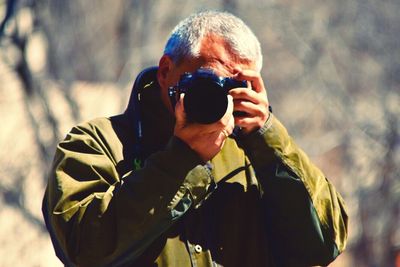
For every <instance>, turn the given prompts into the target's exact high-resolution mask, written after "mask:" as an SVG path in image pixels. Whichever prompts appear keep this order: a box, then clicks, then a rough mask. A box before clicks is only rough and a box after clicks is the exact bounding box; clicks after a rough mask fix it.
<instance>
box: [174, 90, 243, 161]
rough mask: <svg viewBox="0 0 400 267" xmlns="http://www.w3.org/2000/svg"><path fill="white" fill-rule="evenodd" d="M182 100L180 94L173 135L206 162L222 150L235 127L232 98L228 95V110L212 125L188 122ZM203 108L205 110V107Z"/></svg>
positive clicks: (182, 96) (176, 107)
mask: <svg viewBox="0 0 400 267" xmlns="http://www.w3.org/2000/svg"><path fill="white" fill-rule="evenodd" d="M183 98H184V95H183V94H182V95H181V96H180V99H179V101H178V103H176V106H175V117H176V123H175V129H174V135H175V136H176V137H178V138H179V139H181V140H182V141H184V142H185V143H186V144H187V145H188V146H189V147H190V148H191V149H193V150H194V151H195V152H196V153H197V154H198V155H199V156H200V157H201V158H202V159H203V161H204V162H207V161H208V160H210V159H212V158H213V157H214V156H215V155H216V154H217V153H218V152H219V151H220V150H221V149H222V146H223V145H224V143H225V139H226V138H227V137H228V136H229V135H230V134H231V133H232V131H233V128H234V126H235V119H234V117H233V100H232V96H230V95H228V108H227V110H226V113H225V115H224V116H223V117H222V118H221V119H220V120H219V121H217V122H215V123H212V124H199V123H190V122H188V121H187V119H186V113H185V110H184V107H183ZM204 108H207V107H206V105H205V106H204Z"/></svg>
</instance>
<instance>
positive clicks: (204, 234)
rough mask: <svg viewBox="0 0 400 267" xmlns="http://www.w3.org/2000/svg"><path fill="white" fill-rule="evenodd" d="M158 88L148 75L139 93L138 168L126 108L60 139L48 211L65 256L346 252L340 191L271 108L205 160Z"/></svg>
mask: <svg viewBox="0 0 400 267" xmlns="http://www.w3.org/2000/svg"><path fill="white" fill-rule="evenodd" d="M159 94H160V92H159V88H158V86H157V84H156V83H152V85H151V86H147V87H146V88H144V89H143V92H142V95H141V98H142V100H143V101H142V103H143V104H142V106H141V108H142V114H143V116H142V117H143V132H144V140H143V147H144V152H143V153H144V155H145V158H146V161H145V166H144V167H143V168H142V169H141V170H134V164H133V152H132V147H133V146H134V143H135V140H134V138H133V137H132V136H133V135H132V122H131V119H132V118H131V117H130V116H129V115H127V114H122V115H119V116H116V117H112V118H99V119H96V120H93V121H90V122H87V123H84V124H82V125H79V126H77V127H74V128H73V129H72V130H71V132H70V133H69V134H68V135H67V137H66V139H65V140H64V141H62V142H61V143H60V144H59V145H58V147H57V151H56V155H55V159H54V163H53V167H52V169H51V171H50V176H49V182H48V186H47V190H46V193H45V198H44V202H43V203H44V205H43V213H44V217H45V219H46V222H47V226H48V228H49V231H50V233H51V235H52V240H53V243H54V246H55V248H56V250H57V253H58V255H59V257H60V258H62V256H63V255H65V256H66V257H67V258H68V259H64V263H65V264H66V265H71V266H73V265H77V266H107V265H110V266H154V264H156V266H213V265H212V264H213V261H214V262H216V263H218V264H220V265H223V266H307V265H318V264H327V263H328V262H330V261H332V260H333V259H334V258H335V257H336V256H337V255H338V254H339V253H340V252H341V251H343V249H344V248H345V244H346V238H347V215H346V212H345V209H344V204H343V200H342V199H341V197H340V196H339V194H338V193H337V192H336V191H335V189H334V188H333V186H332V185H331V184H330V183H329V182H328V181H327V180H326V179H325V177H324V176H323V174H322V173H321V172H320V171H319V170H318V169H317V168H316V167H315V166H314V165H313V164H312V163H311V162H310V161H309V159H308V158H307V156H306V155H305V154H304V153H303V152H302V151H301V150H300V149H299V148H298V147H297V146H296V145H295V143H294V142H293V140H292V139H291V138H290V137H289V135H288V134H287V132H286V130H285V128H284V127H283V126H282V124H281V123H280V122H279V121H278V120H277V119H276V118H275V117H274V116H271V117H270V119H269V122H268V124H270V127H267V128H266V129H263V131H259V132H255V133H253V134H251V135H249V136H245V137H240V138H238V140H234V139H232V138H229V139H227V141H226V143H225V145H224V147H223V149H222V151H221V152H220V153H219V154H218V155H217V156H215V158H213V159H212V160H211V161H210V162H209V163H208V164H203V163H202V162H201V159H200V158H199V157H198V156H197V154H196V153H195V152H194V151H192V150H191V149H190V148H189V147H188V146H187V145H186V144H185V143H183V142H182V141H180V140H179V139H177V138H175V137H172V136H171V135H172V130H173V125H174V119H173V117H172V116H171V115H170V114H168V112H167V111H166V110H165V108H164V107H163V106H162V103H161V101H160V99H159ZM214 181H220V182H219V183H218V185H217V186H215V184H214Z"/></svg>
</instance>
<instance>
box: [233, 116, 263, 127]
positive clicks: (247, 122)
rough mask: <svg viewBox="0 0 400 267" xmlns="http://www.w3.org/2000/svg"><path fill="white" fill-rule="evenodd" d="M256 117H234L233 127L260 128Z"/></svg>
mask: <svg viewBox="0 0 400 267" xmlns="http://www.w3.org/2000/svg"><path fill="white" fill-rule="evenodd" d="M259 124H260V119H259V118H258V117H235V125H236V126H239V127H243V128H250V127H255V126H260V125H259Z"/></svg>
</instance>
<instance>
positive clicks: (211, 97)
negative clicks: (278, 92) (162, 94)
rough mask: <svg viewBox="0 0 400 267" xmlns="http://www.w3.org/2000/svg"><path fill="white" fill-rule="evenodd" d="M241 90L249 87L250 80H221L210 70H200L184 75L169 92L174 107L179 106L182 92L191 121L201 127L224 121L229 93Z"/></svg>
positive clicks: (225, 78) (222, 78)
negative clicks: (239, 88) (178, 102)
mask: <svg viewBox="0 0 400 267" xmlns="http://www.w3.org/2000/svg"><path fill="white" fill-rule="evenodd" d="M237 87H247V81H245V80H242V81H238V80H235V79H233V78H229V77H221V76H218V75H216V74H215V73H214V71H213V70H210V69H198V70H197V71H195V72H193V73H184V74H183V75H182V76H181V77H180V80H179V82H178V84H177V85H175V86H173V87H170V88H169V89H168V95H169V98H170V100H171V103H172V106H173V107H175V105H176V103H177V101H178V100H179V96H180V94H181V93H184V94H185V98H184V101H183V105H184V108H185V112H186V115H187V119H188V120H189V121H192V122H197V123H201V124H210V123H214V122H217V121H218V120H220V119H221V118H222V117H223V116H224V114H225V112H226V109H227V108H228V97H227V96H228V92H229V90H231V89H233V88H237Z"/></svg>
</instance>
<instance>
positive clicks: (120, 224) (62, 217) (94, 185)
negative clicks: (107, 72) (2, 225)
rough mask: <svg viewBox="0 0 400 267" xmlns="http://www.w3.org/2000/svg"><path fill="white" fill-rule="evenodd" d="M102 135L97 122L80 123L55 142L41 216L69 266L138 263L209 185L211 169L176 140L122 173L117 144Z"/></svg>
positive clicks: (59, 253)
mask: <svg viewBox="0 0 400 267" xmlns="http://www.w3.org/2000/svg"><path fill="white" fill-rule="evenodd" d="M105 135H107V133H105V132H101V131H100V130H99V129H96V127H94V126H93V125H92V126H91V125H85V126H79V127H75V128H73V129H72V131H71V132H70V133H69V134H68V136H67V137H66V139H65V140H64V141H63V142H61V143H60V144H59V145H58V147H57V151H56V155H55V159H54V163H53V167H52V170H51V172H50V176H49V182H48V186H47V189H46V192H45V197H44V200H43V214H44V218H45V221H46V225H47V227H48V230H49V232H50V234H51V237H52V241H53V244H54V247H55V249H56V253H57V255H58V256H59V258H60V259H61V260H62V261H63V262H64V264H66V265H67V266H75V265H77V266H109V265H112V266H119V265H123V264H125V263H126V262H128V261H132V260H134V259H135V258H137V257H138V256H139V255H141V253H142V252H143V251H144V250H145V249H146V248H147V246H149V245H150V244H151V243H152V242H153V241H154V240H155V239H156V238H157V237H158V236H159V235H161V234H162V233H163V232H165V231H166V230H167V229H168V228H169V227H170V226H171V225H172V224H173V223H174V221H176V220H177V219H178V218H179V217H181V216H182V215H183V214H184V213H185V212H186V211H187V210H188V209H189V207H190V206H192V205H197V204H198V203H199V202H200V201H201V200H202V199H204V198H205V197H206V196H207V195H208V194H209V192H210V190H211V189H212V186H210V185H212V184H213V180H212V177H211V174H210V171H209V170H208V168H207V167H206V166H202V165H201V159H200V158H199V157H198V156H197V154H196V153H195V152H193V151H192V150H191V149H190V148H189V147H187V146H186V144H184V143H183V142H181V141H180V140H179V139H177V138H174V137H173V138H172V139H171V140H170V142H169V144H168V145H167V147H166V148H165V150H163V151H160V152H157V153H155V154H153V155H151V156H150V157H149V158H148V159H147V160H146V162H145V166H144V167H143V168H142V169H140V170H138V171H133V172H131V173H128V174H126V175H125V176H124V177H119V174H118V172H117V168H116V165H117V162H116V160H115V157H113V149H111V147H113V146H115V144H112V142H109V143H107V141H106V140H108V141H109V140H112V138H111V139H110V137H107V138H106V137H105ZM172 165H173V168H172V167H171V166H172Z"/></svg>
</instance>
